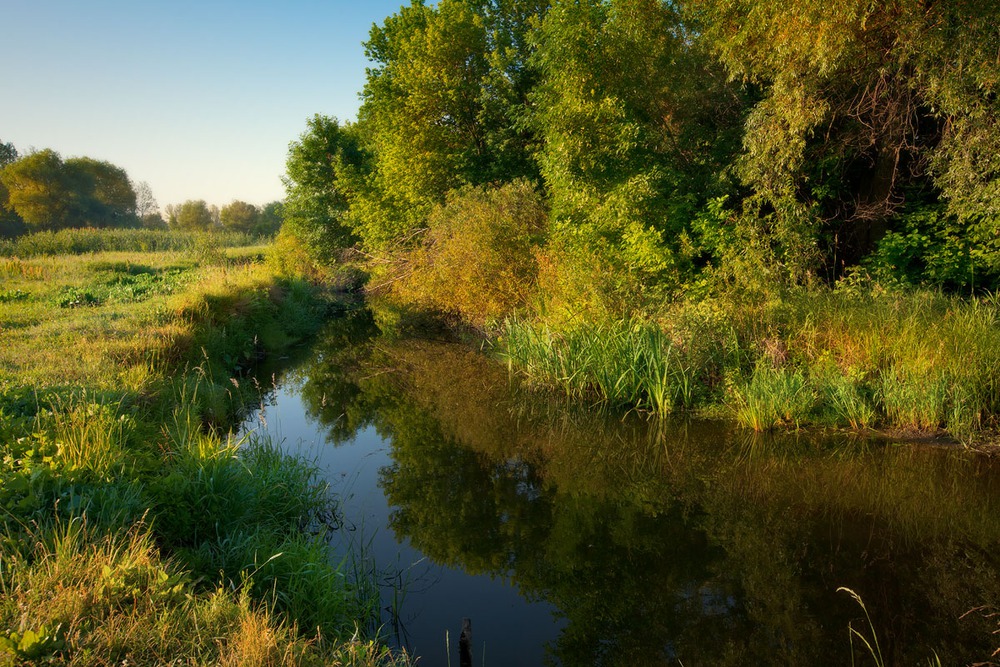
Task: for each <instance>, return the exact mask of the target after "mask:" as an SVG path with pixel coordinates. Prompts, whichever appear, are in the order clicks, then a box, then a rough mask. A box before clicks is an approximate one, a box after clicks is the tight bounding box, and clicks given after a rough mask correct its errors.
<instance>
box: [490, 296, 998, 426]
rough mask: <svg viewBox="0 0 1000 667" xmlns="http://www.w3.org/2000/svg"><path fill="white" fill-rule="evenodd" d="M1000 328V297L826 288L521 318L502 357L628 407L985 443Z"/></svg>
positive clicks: (538, 377)
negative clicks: (768, 298)
mask: <svg viewBox="0 0 1000 667" xmlns="http://www.w3.org/2000/svg"><path fill="white" fill-rule="evenodd" d="M998 323H1000V299H997V298H995V297H993V296H984V297H978V298H973V299H959V298H956V297H948V296H944V295H942V294H939V293H935V292H928V291H914V292H899V293H889V294H858V293H853V292H838V291H835V290H828V289H814V290H810V291H802V292H797V293H795V292H793V293H789V294H787V295H785V297H784V298H783V299H782V300H780V301H775V302H768V303H747V302H744V301H741V300H739V299H738V298H736V296H735V295H723V296H722V297H718V298H714V299H708V300H702V301H699V302H679V303H675V304H671V305H669V306H666V307H665V309H664V311H663V312H662V313H660V314H657V315H656V316H655V317H653V318H638V317H636V318H632V319H625V320H619V321H613V322H605V323H595V324H593V325H591V326H579V325H578V326H575V327H573V328H569V329H565V330H554V329H551V328H549V327H547V326H546V325H545V324H542V323H534V322H530V321H526V320H519V319H509V320H507V321H506V323H505V324H504V326H503V328H502V330H501V333H500V335H499V336H498V337H497V339H496V341H495V348H496V350H497V352H498V354H499V355H500V357H501V358H502V359H504V360H505V361H506V362H507V364H508V367H509V368H510V369H511V370H512V371H516V372H517V373H518V375H520V376H522V377H523V378H525V380H526V381H527V382H528V383H529V384H531V385H535V386H539V387H548V388H554V389H558V390H561V391H563V392H564V393H565V394H566V395H567V396H570V397H575V398H586V399H589V400H593V401H597V402H600V403H603V404H606V405H609V406H613V407H618V408H631V407H637V408H640V409H644V410H648V411H650V412H654V413H657V414H666V413H669V412H670V411H672V410H677V409H681V408H683V409H702V410H706V411H710V412H712V413H717V412H718V411H719V409H720V408H721V409H722V410H724V411H726V412H728V413H729V414H730V415H732V416H733V417H734V418H735V419H736V420H737V421H739V422H740V423H742V424H744V425H746V426H747V427H748V428H752V429H768V428H774V427H776V426H783V425H785V426H792V427H798V426H802V425H810V424H817V425H819V424H824V425H827V424H828V425H835V426H843V427H850V428H856V429H866V428H879V427H881V428H892V429H901V430H909V431H919V432H935V431H939V430H941V429H945V430H946V431H947V432H948V433H949V434H951V435H952V436H953V437H956V438H959V439H962V440H964V441H969V442H973V441H975V440H976V439H978V438H980V437H982V436H983V435H984V434H986V433H988V432H990V431H992V430H994V429H995V428H997V427H998V426H1000V423H998V422H1000V326H998Z"/></svg>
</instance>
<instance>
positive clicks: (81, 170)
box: [63, 157, 138, 227]
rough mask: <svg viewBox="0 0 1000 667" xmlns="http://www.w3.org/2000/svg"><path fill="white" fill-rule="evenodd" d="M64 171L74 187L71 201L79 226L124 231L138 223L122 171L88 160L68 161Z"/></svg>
mask: <svg viewBox="0 0 1000 667" xmlns="http://www.w3.org/2000/svg"><path fill="white" fill-rule="evenodd" d="M63 168H64V169H65V170H66V171H67V172H68V174H69V178H70V180H71V182H72V183H74V193H73V198H74V199H75V200H76V201H77V207H78V209H79V215H80V216H81V218H82V219H81V220H80V221H79V222H82V223H83V224H84V225H87V226H92V227H123V226H127V225H134V224H135V223H137V222H138V219H137V216H136V193H135V190H134V189H133V187H132V182H131V181H130V180H129V177H128V174H127V173H126V172H125V170H124V169H122V168H121V167H116V166H115V165H113V164H111V163H110V162H104V161H100V160H94V159H93V158H88V157H80V158H69V159H68V160H66V161H65V162H64V163H63ZM73 226H79V224H75V225H73Z"/></svg>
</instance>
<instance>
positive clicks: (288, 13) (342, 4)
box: [0, 0, 408, 208]
mask: <svg viewBox="0 0 1000 667" xmlns="http://www.w3.org/2000/svg"><path fill="white" fill-rule="evenodd" d="M403 1H404V0H358V1H355V2H350V1H348V0H327V2H319V1H311V2H309V1H305V0H281V1H274V2H263V1H254V0H244V1H242V2H231V1H229V0H225V1H214V2H213V1H212V0H202V1H190V0H174V1H172V2H160V1H159V0H157V1H154V2H143V1H142V0H130V1H124V0H88V1H87V2H81V1H80V0H59V1H50V0H0V16H2V19H0V23H2V28H0V34H2V38H0V141H2V142H9V143H13V144H14V145H15V146H16V147H17V149H18V150H19V151H20V152H21V153H22V154H23V153H25V152H27V151H28V150H29V149H31V148H35V149H43V148H52V149H53V150H56V151H58V152H59V153H60V154H62V156H63V158H67V157H75V156H81V155H86V156H89V157H93V158H97V159H100V160H107V161H109V162H111V163H113V164H116V165H118V166H120V167H123V168H124V169H125V170H126V171H127V172H128V173H129V176H131V178H132V180H133V181H135V182H138V181H146V182H148V183H149V184H150V187H151V188H152V190H153V194H154V196H155V197H156V199H157V201H158V202H159V204H160V207H161V208H162V207H163V206H164V205H166V204H177V203H180V202H182V201H184V200H186V199H204V200H206V201H207V202H209V203H210V204H217V205H219V206H223V205H225V204H227V203H229V202H230V201H231V200H233V199H242V200H244V201H248V202H251V203H254V204H262V203H265V202H268V201H272V200H275V199H280V198H281V197H282V196H283V194H284V189H283V187H282V185H281V174H282V172H283V171H284V162H285V155H286V153H287V150H288V143H289V142H290V141H293V140H295V139H296V138H297V137H298V136H299V134H300V133H301V132H302V131H303V130H304V129H305V123H306V119H307V118H308V117H310V116H312V115H313V114H316V113H321V114H325V115H329V116H336V117H337V118H339V119H341V120H348V119H353V118H355V116H356V114H357V110H358V105H359V100H358V92H359V91H360V90H361V87H362V86H363V85H364V76H365V67H366V66H367V65H368V63H367V61H366V60H365V57H364V49H363V47H362V46H361V42H362V41H364V40H365V39H367V36H368V31H369V30H370V29H371V25H372V23H381V22H382V21H383V19H384V18H385V17H386V16H388V15H390V14H392V13H394V12H396V11H397V10H398V9H399V6H400V5H401V4H402V3H403ZM406 2H407V4H408V0H406Z"/></svg>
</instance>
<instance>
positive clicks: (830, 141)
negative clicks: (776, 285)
mask: <svg viewBox="0 0 1000 667" xmlns="http://www.w3.org/2000/svg"><path fill="white" fill-rule="evenodd" d="M688 6H689V7H690V8H691V10H692V12H693V13H694V14H695V15H697V16H698V17H699V21H700V23H701V25H702V26H703V29H704V30H703V36H704V38H705V39H706V40H707V42H708V43H709V44H710V45H711V48H712V49H713V51H714V53H715V54H717V56H718V57H719V59H720V60H721V61H722V62H723V63H724V64H725V65H726V67H727V68H728V69H729V72H730V74H731V75H732V76H733V77H735V78H737V79H740V80H743V81H746V82H747V83H748V84H750V85H752V86H754V87H756V88H758V89H759V90H760V91H761V97H760V101H759V102H758V103H757V104H756V105H755V107H754V109H753V111H752V113H751V114H750V115H749V117H748V119H747V123H746V128H745V135H744V139H743V144H744V155H743V157H742V159H741V160H740V163H739V165H738V167H739V173H740V175H741V177H742V179H743V181H744V182H745V183H746V184H747V185H749V186H751V187H752V188H753V189H754V193H755V196H756V197H757V199H758V200H759V202H758V205H757V206H756V210H757V211H758V212H760V213H761V215H760V216H758V220H759V222H760V224H769V223H768V220H769V219H771V220H774V221H775V222H776V223H777V224H776V225H775V226H774V230H773V231H777V232H781V230H782V229H784V230H794V229H799V230H800V231H801V232H802V233H803V234H804V235H805V236H808V235H810V234H811V235H813V236H814V237H817V236H819V235H822V237H823V238H825V240H826V243H827V247H828V250H827V253H828V262H831V263H832V262H833V261H836V262H837V263H838V264H839V263H840V262H842V261H843V262H847V263H851V262H853V261H856V260H857V259H858V258H859V257H860V256H862V255H864V254H865V253H867V252H869V251H870V250H871V249H872V247H873V246H874V244H875V243H876V242H877V241H878V239H879V238H880V237H881V236H882V234H883V233H884V232H885V231H886V229H889V228H891V227H892V226H894V225H895V224H896V217H895V216H896V213H897V212H898V211H900V210H902V209H903V208H904V206H906V205H908V204H912V203H913V202H912V197H913V194H914V193H921V192H922V194H921V196H922V197H927V196H928V194H929V197H930V199H931V200H932V203H933V199H934V198H935V197H937V196H938V195H940V196H941V197H943V198H944V200H945V201H946V202H947V205H948V211H949V213H950V214H952V215H955V216H958V217H959V218H962V219H964V220H966V221H967V222H968V224H970V225H979V224H983V223H984V221H986V220H990V221H992V220H995V219H996V218H997V214H998V213H1000V188H998V187H997V185H996V184H997V182H998V178H1000V158H998V157H997V156H998V155H1000V101H998V97H997V87H998V85H1000V63H998V62H997V59H996V53H997V50H998V49H1000V34H998V33H997V31H996V22H997V18H998V13H997V9H996V5H995V3H992V2H988V1H985V0H970V1H969V2H923V3H914V2H905V1H904V0H892V1H889V2H868V1H867V0H846V1H845V2H823V1H821V0H805V1H803V2H795V3H774V2H765V1H762V0H693V1H692V2H690V3H688ZM928 190H930V192H929V193H928ZM771 211H773V214H769V212H771ZM796 220H798V221H805V224H801V223H800V222H796ZM986 224H989V225H992V224H993V223H992V222H989V223H986ZM810 230H811V231H810ZM805 236H804V237H803V238H805ZM803 245H807V244H803Z"/></svg>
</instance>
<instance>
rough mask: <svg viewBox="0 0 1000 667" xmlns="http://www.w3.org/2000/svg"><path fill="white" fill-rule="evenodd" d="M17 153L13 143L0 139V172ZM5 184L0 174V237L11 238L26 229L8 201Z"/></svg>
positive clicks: (13, 160)
mask: <svg viewBox="0 0 1000 667" xmlns="http://www.w3.org/2000/svg"><path fill="white" fill-rule="evenodd" d="M17 157H18V153H17V149H16V148H14V144H10V143H4V142H2V141H0V172H2V171H3V168H4V167H6V166H7V165H8V164H11V163H12V162H15V161H17ZM8 194H9V193H8V192H7V186H5V185H4V184H3V177H2V176H0V237H6V238H12V237H14V236H18V235H20V234H23V233H24V232H25V231H27V228H26V227H25V226H24V221H23V220H21V216H19V215H18V214H17V213H16V212H15V211H14V209H13V207H12V206H11V205H10V204H9V202H8Z"/></svg>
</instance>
